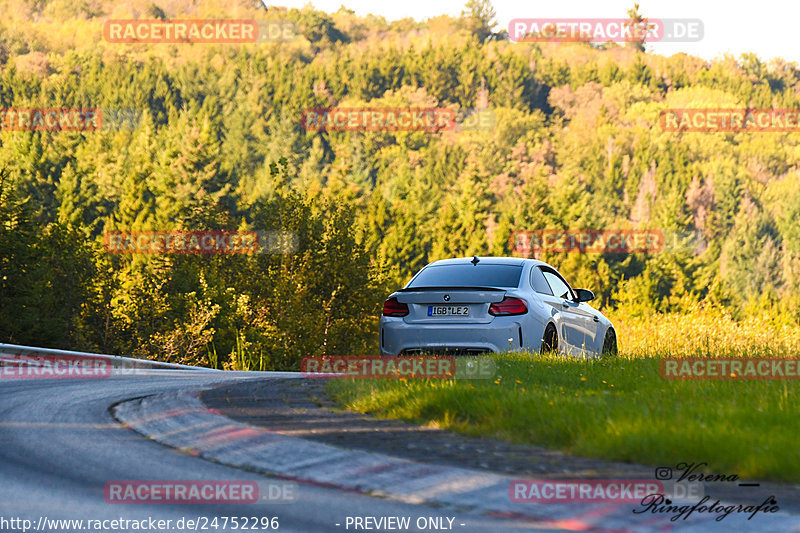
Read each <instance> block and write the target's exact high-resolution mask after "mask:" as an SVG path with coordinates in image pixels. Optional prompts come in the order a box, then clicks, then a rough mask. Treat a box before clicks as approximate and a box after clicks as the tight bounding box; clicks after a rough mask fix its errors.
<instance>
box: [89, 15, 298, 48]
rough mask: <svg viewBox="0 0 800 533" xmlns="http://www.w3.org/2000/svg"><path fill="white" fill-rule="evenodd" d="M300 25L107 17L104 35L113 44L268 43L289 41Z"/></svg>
mask: <svg viewBox="0 0 800 533" xmlns="http://www.w3.org/2000/svg"><path fill="white" fill-rule="evenodd" d="M298 35H299V32H298V29H297V24H295V23H294V22H291V21H283V20H210V19H197V20H160V19H151V20H145V19H142V20H107V21H106V22H105V24H104V25H103V38H104V39H105V40H106V41H108V42H111V43H147V44H157V43H222V44H243V43H265V42H288V41H292V40H294V39H296V38H297V36H298Z"/></svg>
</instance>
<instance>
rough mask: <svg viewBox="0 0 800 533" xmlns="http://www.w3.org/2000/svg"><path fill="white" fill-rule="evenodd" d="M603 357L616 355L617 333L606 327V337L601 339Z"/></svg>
mask: <svg viewBox="0 0 800 533" xmlns="http://www.w3.org/2000/svg"><path fill="white" fill-rule="evenodd" d="M601 355H602V356H603V357H614V356H615V355H617V334H616V333H615V332H614V329H613V328H608V331H606V338H605V339H603V352H602V354H601Z"/></svg>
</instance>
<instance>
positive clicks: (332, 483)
mask: <svg viewBox="0 0 800 533" xmlns="http://www.w3.org/2000/svg"><path fill="white" fill-rule="evenodd" d="M199 394H200V392H199V391H195V392H187V391H181V392H171V393H164V394H158V395H155V396H148V397H146V398H141V399H136V400H131V401H127V402H123V403H120V404H118V405H116V406H115V407H114V409H113V414H114V416H115V417H116V418H117V419H118V420H119V421H120V422H122V423H124V424H125V425H127V426H128V427H130V428H132V429H133V430H135V431H137V432H139V433H141V434H143V435H145V436H147V437H148V438H150V439H152V440H154V441H156V442H159V443H161V444H164V445H167V446H171V447H173V448H178V449H180V450H182V451H184V452H187V453H190V454H193V455H196V456H199V457H202V458H204V459H208V460H212V461H216V462H219V463H222V464H226V465H230V466H234V467H239V468H247V469H253V470H255V471H258V472H260V473H263V474H267V475H273V476H277V477H281V478H284V479H290V480H295V481H298V482H299V483H301V486H300V492H299V494H298V500H302V497H303V496H302V484H304V483H306V484H313V485H320V486H327V487H332V488H337V489H340V490H349V491H357V492H360V493H365V494H371V495H375V496H381V497H384V498H388V499H391V500H396V501H401V502H406V503H414V504H429V505H436V506H443V505H444V506H451V507H457V508H462V509H464V510H471V511H473V512H478V513H482V514H484V515H487V516H495V517H508V518H510V519H514V520H524V521H526V522H530V523H531V525H532V526H534V525H535V527H537V528H552V529H556V530H558V529H561V530H565V531H594V532H617V533H622V532H634V531H635V532H653V533H655V532H663V531H682V532H701V531H702V532H705V531H712V532H716V531H719V532H723V531H724V532H726V533H727V532H728V531H731V528H734V529H735V530H738V531H745V530H746V531H760V532H761V531H763V532H772V531H775V532H783V533H785V532H788V531H800V517H798V516H796V515H790V514H788V513H786V512H783V511H779V512H778V513H774V514H764V513H758V514H757V515H756V516H755V517H754V518H753V519H752V520H749V521H748V520H747V516H748V514H747V513H739V514H737V513H733V514H731V515H729V516H728V517H726V518H724V519H723V520H721V521H716V520H715V518H717V517H718V515H711V514H708V513H702V514H698V513H695V514H693V515H692V516H690V517H689V518H688V519H687V520H683V519H679V520H677V521H674V522H673V521H670V518H671V517H672V516H673V514H649V513H648V514H634V513H633V512H632V511H633V509H634V508H637V507H638V508H640V509H641V507H640V506H638V504H631V503H627V504H624V503H561V502H558V503H517V502H513V501H511V499H510V498H509V485H510V483H511V482H512V481H513V480H514V479H515V478H512V477H508V476H501V475H497V474H492V473H487V472H480V471H476V470H470V469H467V468H457V467H452V466H442V465H431V464H424V463H417V462H414V461H411V460H408V459H401V458H396V457H391V456H387V455H382V454H379V453H370V452H365V451H360V450H347V449H342V448H337V447H335V446H331V445H328V444H323V443H319V442H314V441H310V440H305V439H301V438H297V437H292V436H288V435H284V434H281V433H278V432H273V431H269V430H266V429H264V428H260V427H256V426H251V425H249V424H245V423H241V422H236V421H234V420H231V419H230V418H227V417H225V416H223V415H221V414H219V413H217V412H215V411H214V410H212V409H209V408H208V407H206V406H205V405H204V404H203V403H202V402H201V401H200V398H199ZM760 503H761V502H752V504H753V505H758V504H760ZM778 503H780V502H778ZM675 505H686V503H677V502H676V503H675ZM689 505H691V503H690V504H689Z"/></svg>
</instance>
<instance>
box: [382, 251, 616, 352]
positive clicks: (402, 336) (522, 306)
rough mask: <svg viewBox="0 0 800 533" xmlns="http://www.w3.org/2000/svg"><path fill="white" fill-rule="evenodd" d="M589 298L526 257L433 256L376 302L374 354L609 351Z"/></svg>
mask: <svg viewBox="0 0 800 533" xmlns="http://www.w3.org/2000/svg"><path fill="white" fill-rule="evenodd" d="M592 299H594V294H593V293H592V291H588V290H586V289H573V288H572V287H570V285H569V283H567V281H566V280H565V279H564V278H563V277H562V276H561V274H559V273H558V271H557V270H556V269H555V268H553V267H552V266H550V265H548V264H547V263H543V262H542V261H537V260H534V259H519V258H514V257H472V258H469V257H467V258H460V259H445V260H442V261H434V262H433V263H431V264H429V265H428V266H426V267H425V268H423V269H422V270H420V271H419V272H417V274H416V275H415V276H414V277H413V278H411V281H409V282H408V284H407V285H406V286H405V287H403V288H402V289H400V290H399V291H397V292H395V293H393V294H392V295H390V296H389V298H388V299H387V300H386V302H385V303H384V304H383V315H382V316H381V320H380V345H381V354H383V355H406V354H415V353H452V354H473V353H481V352H505V351H525V350H527V351H539V350H542V351H547V350H558V351H560V352H562V353H564V354H567V355H573V356H582V357H592V356H598V355H613V354H616V352H617V337H616V333H615V331H614V326H613V325H612V324H611V322H610V321H609V320H608V319H607V318H606V317H604V316H603V315H602V314H601V313H600V312H599V311H597V310H596V309H594V308H592V307H590V306H589V305H587V304H586V303H585V302H588V301H589V300H592Z"/></svg>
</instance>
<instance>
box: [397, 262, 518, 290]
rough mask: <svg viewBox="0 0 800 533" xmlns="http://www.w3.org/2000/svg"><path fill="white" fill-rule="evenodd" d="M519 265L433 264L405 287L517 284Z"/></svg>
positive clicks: (505, 285) (501, 285)
mask: <svg viewBox="0 0 800 533" xmlns="http://www.w3.org/2000/svg"><path fill="white" fill-rule="evenodd" d="M521 275H522V266H521V265H519V266H518V265H487V264H485V263H478V264H477V265H472V264H466V265H434V266H428V267H425V268H424V269H423V270H422V272H420V273H419V275H418V276H417V277H416V278H414V280H413V281H412V282H411V283H410V284H409V285H408V287H407V288H409V289H411V288H420V287H510V288H515V287H518V286H519V278H520V276H521Z"/></svg>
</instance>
